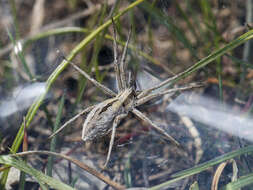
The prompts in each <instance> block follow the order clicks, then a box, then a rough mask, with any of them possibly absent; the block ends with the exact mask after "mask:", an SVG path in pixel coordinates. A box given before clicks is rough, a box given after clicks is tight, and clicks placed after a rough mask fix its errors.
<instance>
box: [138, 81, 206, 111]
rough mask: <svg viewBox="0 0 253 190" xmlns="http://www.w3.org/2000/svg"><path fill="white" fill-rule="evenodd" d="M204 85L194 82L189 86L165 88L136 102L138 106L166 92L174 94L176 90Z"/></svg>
mask: <svg viewBox="0 0 253 190" xmlns="http://www.w3.org/2000/svg"><path fill="white" fill-rule="evenodd" d="M202 86H203V84H196V83H193V84H190V85H188V86H183V87H179V88H173V89H167V90H164V91H161V92H156V93H153V94H150V95H146V96H145V97H143V98H140V99H138V100H137V101H136V102H135V106H136V107H137V106H139V105H142V104H144V103H146V102H148V101H149V100H152V99H154V98H156V97H159V96H162V95H165V94H170V93H172V95H173V94H174V93H175V92H178V91H186V90H191V89H193V88H199V87H202Z"/></svg>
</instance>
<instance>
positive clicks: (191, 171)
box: [150, 146, 253, 190]
mask: <svg viewBox="0 0 253 190" xmlns="http://www.w3.org/2000/svg"><path fill="white" fill-rule="evenodd" d="M250 152H253V146H248V147H246V148H241V149H239V150H236V151H233V152H229V153H226V154H224V155H221V156H219V157H216V158H214V159H212V160H210V161H207V162H204V163H202V164H199V165H197V166H195V167H193V168H190V169H187V170H184V171H182V172H179V173H176V174H174V175H172V177H173V178H174V179H172V180H169V181H167V182H165V183H162V184H160V185H157V186H154V187H151V188H150V190H158V189H161V188H163V187H166V186H168V185H170V184H172V183H175V182H177V181H180V180H181V179H183V178H186V177H189V176H192V175H195V174H197V173H200V172H202V171H204V170H207V169H208V168H210V167H212V166H214V165H216V164H219V163H221V162H224V161H226V160H230V159H232V158H234V157H237V156H240V155H242V154H247V153H250Z"/></svg>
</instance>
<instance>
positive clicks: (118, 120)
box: [103, 113, 128, 169]
mask: <svg viewBox="0 0 253 190" xmlns="http://www.w3.org/2000/svg"><path fill="white" fill-rule="evenodd" d="M127 115H128V114H126V113H124V114H121V115H118V116H116V118H115V119H114V120H113V127H112V134H111V139H110V145H109V150H108V153H107V157H106V162H105V164H104V166H103V169H105V168H106V166H107V164H108V162H109V160H110V157H111V153H112V147H113V144H114V139H115V133H116V127H117V126H118V124H119V123H120V121H121V120H122V119H123V118H125V117H127Z"/></svg>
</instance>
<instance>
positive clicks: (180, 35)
mask: <svg viewBox="0 0 253 190" xmlns="http://www.w3.org/2000/svg"><path fill="white" fill-rule="evenodd" d="M141 7H142V8H143V9H144V10H145V11H147V12H148V13H149V14H150V15H151V16H152V17H154V18H156V19H157V20H158V21H159V22H160V23H161V24H164V25H165V26H166V27H167V29H168V30H169V31H170V32H171V33H172V34H173V35H174V36H175V37H176V38H177V39H178V40H179V41H180V42H182V44H183V45H184V46H185V48H187V49H189V51H190V52H191V54H192V56H193V57H194V58H195V59H198V56H197V52H196V51H195V49H194V48H193V47H192V44H191V42H190V41H189V40H188V39H187V38H186V36H185V34H184V31H182V30H181V29H180V28H178V27H177V26H176V25H175V24H174V23H173V19H172V18H171V17H169V16H167V15H164V14H163V13H162V12H161V11H160V10H159V9H157V8H156V7H154V6H152V5H151V4H150V3H147V2H144V3H143V4H142V5H141Z"/></svg>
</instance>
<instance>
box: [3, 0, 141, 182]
mask: <svg viewBox="0 0 253 190" xmlns="http://www.w3.org/2000/svg"><path fill="white" fill-rule="evenodd" d="M143 1H144V0H136V1H135V2H133V3H131V4H130V5H129V6H128V7H127V8H125V9H124V10H122V11H121V12H119V13H118V14H117V15H116V16H114V17H113V19H114V20H117V19H119V18H120V17H121V16H122V15H124V14H125V13H127V12H128V11H129V10H131V9H132V8H134V7H136V6H137V5H139V4H140V3H142V2H143ZM111 24H112V21H111V20H108V21H107V22H105V23H104V24H103V25H101V26H99V27H98V28H97V29H96V30H94V31H93V32H92V33H90V34H89V35H88V36H87V37H86V38H84V39H83V40H82V41H81V42H80V43H79V44H78V45H77V46H76V47H75V48H74V49H73V50H72V51H71V53H70V54H69V56H67V59H68V60H70V61H71V60H72V59H73V58H74V57H75V56H76V55H77V54H78V52H80V51H81V50H82V49H83V48H85V47H86V46H87V45H88V44H89V43H90V42H91V41H92V40H93V39H94V38H95V37H96V36H97V35H98V34H99V33H100V32H102V31H103V30H104V29H105V28H106V27H108V26H109V25H111ZM68 64H69V62H66V61H65V60H63V61H62V63H61V64H60V65H59V66H58V67H57V68H56V69H55V70H54V72H53V73H52V74H51V75H50V76H49V78H48V80H47V82H46V83H47V85H46V90H45V93H44V94H42V95H41V96H40V97H39V98H38V99H37V100H36V101H35V102H34V103H33V105H32V106H31V107H30V109H29V110H28V113H27V115H26V125H27V126H29V125H30V123H31V121H32V119H33V117H34V116H35V114H36V112H37V110H38V109H39V107H40V105H41V104H42V102H43V100H44V98H45V96H46V94H47V92H48V91H49V89H50V88H51V86H52V84H53V83H54V81H55V80H56V79H57V78H58V76H59V75H60V73H61V72H62V71H63V70H64V69H65V68H66V67H67V66H68ZM23 127H24V123H22V125H21V127H20V130H19V131H18V134H17V136H16V138H15V140H14V142H13V144H12V146H11V149H12V150H13V152H16V151H17V150H18V148H19V146H20V144H21V142H22V138H23V135H24V133H23V130H21V129H22V128H23ZM8 173H9V170H6V171H5V172H4V173H3V175H2V177H1V181H0V185H1V186H5V183H6V180H7V177H8Z"/></svg>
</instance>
